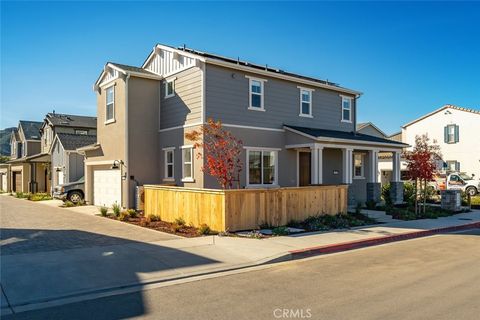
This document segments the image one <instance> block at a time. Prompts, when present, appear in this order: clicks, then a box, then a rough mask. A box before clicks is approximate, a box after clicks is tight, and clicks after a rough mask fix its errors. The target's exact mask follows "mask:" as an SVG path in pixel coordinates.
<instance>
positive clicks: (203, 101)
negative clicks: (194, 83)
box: [200, 63, 207, 123]
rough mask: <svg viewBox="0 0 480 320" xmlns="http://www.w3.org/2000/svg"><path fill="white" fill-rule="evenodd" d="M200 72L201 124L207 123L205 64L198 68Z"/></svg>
mask: <svg viewBox="0 0 480 320" xmlns="http://www.w3.org/2000/svg"><path fill="white" fill-rule="evenodd" d="M200 70H201V71H202V118H201V120H202V122H203V123H205V122H206V121H207V66H206V64H205V63H202V66H201V67H200Z"/></svg>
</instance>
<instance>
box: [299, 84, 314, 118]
mask: <svg viewBox="0 0 480 320" xmlns="http://www.w3.org/2000/svg"><path fill="white" fill-rule="evenodd" d="M299 89H300V114H299V116H300V117H310V118H311V117H312V91H313V90H311V89H305V88H300V87H299Z"/></svg>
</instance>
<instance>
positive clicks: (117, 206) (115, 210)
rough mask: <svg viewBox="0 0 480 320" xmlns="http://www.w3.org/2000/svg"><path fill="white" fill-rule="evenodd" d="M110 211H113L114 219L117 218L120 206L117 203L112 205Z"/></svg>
mask: <svg viewBox="0 0 480 320" xmlns="http://www.w3.org/2000/svg"><path fill="white" fill-rule="evenodd" d="M112 210H113V215H114V216H115V217H118V216H119V215H120V211H121V208H120V205H119V204H118V203H114V204H113V205H112Z"/></svg>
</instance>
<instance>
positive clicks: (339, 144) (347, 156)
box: [284, 126, 406, 205]
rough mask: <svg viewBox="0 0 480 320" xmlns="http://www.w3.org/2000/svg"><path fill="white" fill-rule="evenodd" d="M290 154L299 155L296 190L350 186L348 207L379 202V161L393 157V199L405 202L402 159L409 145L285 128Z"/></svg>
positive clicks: (328, 131) (367, 136)
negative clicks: (382, 155)
mask: <svg viewBox="0 0 480 320" xmlns="http://www.w3.org/2000/svg"><path fill="white" fill-rule="evenodd" d="M284 128H285V129H286V140H287V144H286V146H285V148H286V149H287V150H293V151H295V152H296V154H297V168H296V171H297V179H296V181H297V186H308V185H322V184H323V185H336V184H346V185H348V204H349V205H357V204H358V203H361V204H362V205H363V204H365V202H367V201H375V202H379V201H380V196H381V183H380V181H379V167H378V157H379V154H380V153H383V152H390V153H392V155H393V156H392V167H393V172H392V175H391V181H390V183H391V185H392V188H391V189H392V198H393V199H394V201H395V202H396V203H400V202H403V184H402V182H401V179H400V155H401V153H402V148H403V147H405V146H406V145H404V144H402V143H399V142H396V141H390V140H387V139H382V138H378V137H373V136H369V135H365V134H359V133H353V132H339V131H333V130H323V129H311V128H300V127H290V126H285V127H284Z"/></svg>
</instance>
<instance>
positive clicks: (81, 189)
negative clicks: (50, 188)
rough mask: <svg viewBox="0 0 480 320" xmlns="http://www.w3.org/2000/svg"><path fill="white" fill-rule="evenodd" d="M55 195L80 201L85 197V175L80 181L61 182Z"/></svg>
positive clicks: (74, 201) (58, 197)
mask: <svg viewBox="0 0 480 320" xmlns="http://www.w3.org/2000/svg"><path fill="white" fill-rule="evenodd" d="M53 197H54V198H57V199H61V200H69V201H71V202H73V203H79V202H80V201H82V200H83V199H85V177H81V178H80V179H78V181H75V182H69V183H65V184H61V185H59V186H57V187H55V190H54V192H53Z"/></svg>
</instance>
